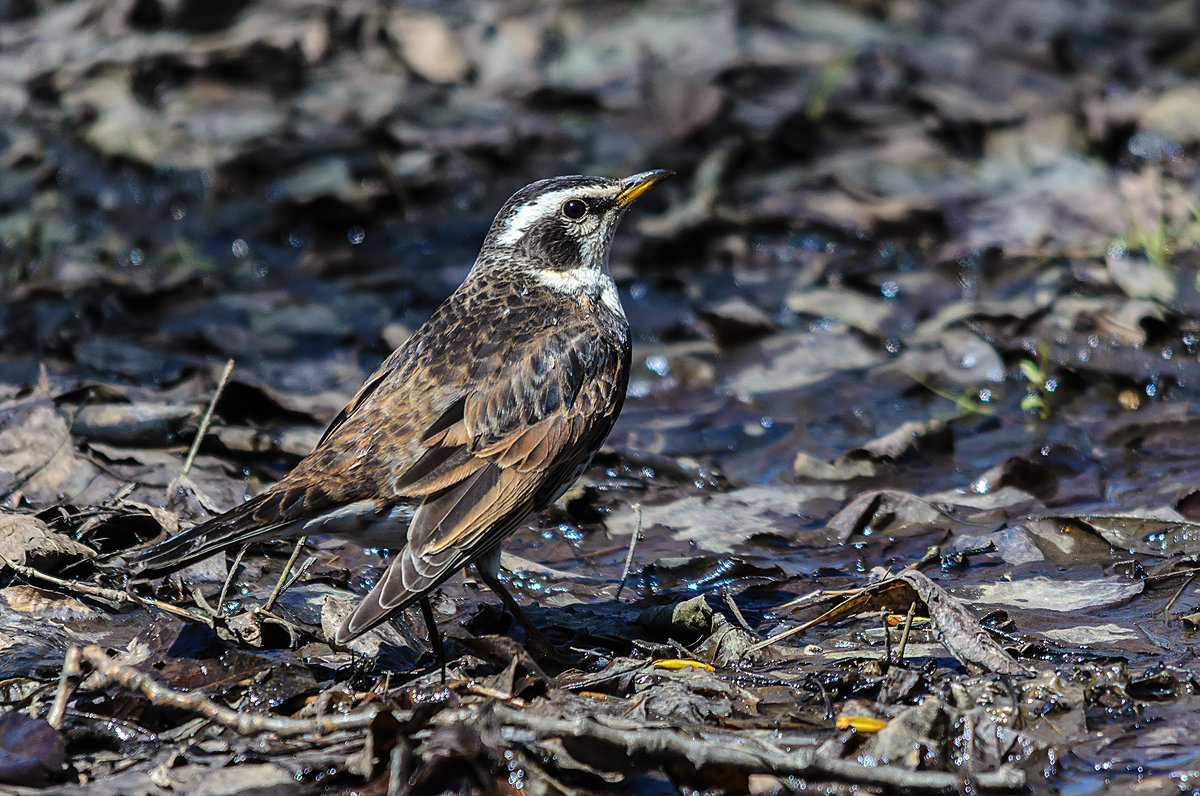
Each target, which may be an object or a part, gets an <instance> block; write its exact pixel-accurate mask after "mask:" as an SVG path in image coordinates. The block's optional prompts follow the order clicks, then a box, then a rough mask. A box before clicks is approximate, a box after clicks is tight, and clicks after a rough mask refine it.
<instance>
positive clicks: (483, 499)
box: [136, 171, 670, 643]
mask: <svg viewBox="0 0 1200 796" xmlns="http://www.w3.org/2000/svg"><path fill="white" fill-rule="evenodd" d="M669 175H670V172H666V171H651V172H645V173H643V174H638V175H635V176H633V177H628V178H626V179H624V180H608V179H602V178H596V177H557V178H554V179H550V180H542V181H541V182H536V183H533V184H532V185H529V186H526V187H525V188H522V189H521V190H520V191H518V192H517V193H516V194H514V195H513V196H512V198H510V199H509V200H508V202H506V203H505V205H504V207H503V208H502V209H501V210H500V213H499V214H498V215H497V216H496V219H495V221H494V222H493V223H492V227H491V229H490V231H489V232H488V235H487V238H486V239H485V240H484V244H483V247H482V249H481V251H480V253H479V257H478V258H477V259H476V261H475V265H474V267H473V268H472V269H471V272H470V274H468V276H467V278H466V280H465V281H464V282H463V284H462V285H461V286H460V287H459V288H458V290H456V291H455V292H454V293H453V294H452V295H451V296H450V297H449V298H448V299H447V300H446V301H445V303H443V304H442V305H441V306H440V307H439V308H438V309H437V311H436V312H434V314H433V316H432V317H431V318H430V319H429V320H428V321H426V323H425V324H423V325H422V326H421V327H420V328H419V329H418V330H417V331H416V332H415V333H414V334H413V335H412V337H410V338H409V339H408V340H407V341H406V342H405V343H404V344H403V345H402V346H400V347H399V348H398V349H396V351H394V352H393V353H392V355H391V356H389V357H388V358H387V360H386V361H384V363H383V364H382V365H381V366H380V367H379V369H378V370H377V371H376V372H375V374H374V375H373V376H372V377H371V378H370V379H369V380H368V381H367V383H366V384H365V385H363V387H362V388H361V389H360V390H359V392H358V394H357V395H356V396H354V399H353V400H351V401H350V403H349V404H348V405H347V406H346V408H345V409H343V410H342V412H341V414H339V415H338V417H337V418H336V419H335V420H334V421H333V423H331V424H330V426H329V428H328V429H327V430H326V431H325V434H324V436H323V437H322V438H321V441H320V442H319V443H318V444H317V447H316V448H315V449H314V450H313V452H312V453H311V454H309V456H308V457H307V458H305V459H304V460H303V461H301V462H300V464H298V465H297V466H296V468H295V469H294V470H292V472H291V473H289V474H288V475H287V476H285V477H284V478H283V479H282V480H280V481H279V482H278V483H276V484H275V485H274V486H272V487H271V488H269V489H267V490H266V491H265V492H264V493H262V494H261V495H259V496H258V497H256V498H254V499H253V500H250V501H248V502H247V503H245V504H243V505H241V506H238V507H237V508H235V509H233V510H231V511H229V512H227V513H225V514H223V515H221V516H219V517H215V518H213V519H212V520H209V521H208V522H205V523H203V524H201V525H198V526H196V527H194V528H192V529H190V530H188V531H185V532H183V533H181V534H178V535H177V536H175V537H172V538H171V539H168V540H166V541H165V542H162V543H160V544H158V545H157V546H155V547H153V548H151V549H149V550H148V551H146V552H145V554H144V555H143V556H142V558H141V559H140V560H139V561H138V562H137V565H136V569H137V573H138V577H141V578H145V577H149V576H153V575H157V574H162V573H165V572H169V571H172V570H175V569H179V568H181V567H184V566H187V565H188V564H190V563H192V562H194V561H197V560H199V559H201V558H204V557H205V556H208V555H210V554H212V553H214V552H216V551H218V550H221V549H224V548H227V547H231V546H234V545H240V544H244V543H246V542H250V541H255V540H260V539H279V538H286V537H298V536H301V535H306V534H317V533H329V534H334V535H338V536H342V537H345V538H348V539H351V540H354V541H358V542H362V543H364V544H371V545H377V546H381V547H389V548H393V549H397V550H398V551H399V552H397V554H396V556H395V558H393V560H392V561H391V563H390V565H389V566H388V569H387V571H386V573H385V574H384V576H383V578H382V579H380V581H379V582H378V583H377V584H376V585H375V587H374V589H372V590H371V592H370V594H368V595H367V596H366V597H365V598H364V599H363V601H362V602H361V603H360V604H359V605H358V607H357V608H356V609H355V610H354V612H353V613H352V614H351V615H350V616H349V617H348V618H347V619H346V621H345V623H344V624H343V625H342V627H341V629H340V630H339V631H338V633H337V637H336V639H335V641H336V642H338V643H341V642H345V641H347V640H349V639H351V638H353V637H355V636H357V635H359V634H360V633H363V632H365V631H366V630H369V629H370V628H372V627H374V626H376V625H378V624H379V623H381V622H383V621H385V620H386V619H387V618H388V617H389V616H391V615H393V614H394V613H396V612H397V611H400V610H403V609H404V608H405V607H407V606H409V605H410V604H412V603H413V602H415V601H417V600H420V599H422V598H424V596H425V595H426V594H428V593H429V591H430V590H432V589H434V588H436V587H437V586H438V585H439V584H441V583H442V582H443V581H444V580H445V579H446V578H448V577H449V576H450V575H452V574H454V572H456V571H457V570H458V569H460V568H461V567H463V566H464V565H465V564H467V563H471V562H474V563H476V564H477V566H478V568H479V570H480V573H481V575H483V576H484V579H485V581H486V582H487V583H488V584H489V585H490V586H492V587H493V588H496V589H498V593H499V594H501V596H502V597H504V598H506V599H505V602H506V604H508V605H509V606H510V607H511V608H514V609H515V606H516V604H515V603H514V602H512V601H511V597H509V596H508V595H507V592H504V591H503V588H502V587H501V586H500V585H499V581H498V580H497V579H496V577H495V573H496V571H497V569H498V563H499V549H500V547H499V546H500V542H501V541H502V540H503V539H504V538H505V537H506V536H507V535H508V534H509V533H511V532H512V531H513V529H514V528H515V527H516V525H517V524H518V523H520V522H521V521H522V520H523V519H524V518H525V517H526V516H527V515H528V514H529V513H530V512H532V511H538V510H540V509H542V508H544V507H546V506H547V505H549V504H550V503H552V502H554V501H555V500H557V499H558V497H559V496H560V495H561V494H562V493H563V492H564V491H565V490H566V489H567V488H568V487H569V486H570V485H571V483H572V482H573V481H574V480H575V479H576V478H577V477H578V476H579V474H580V473H581V472H582V471H583V470H584V469H585V468H586V467H587V465H588V463H589V462H590V461H591V457H592V455H593V454H594V453H595V451H596V449H597V448H598V447H599V446H600V444H601V443H602V442H603V441H604V438H605V437H606V436H607V435H608V432H609V431H610V430H611V429H612V426H613V423H614V422H616V419H617V415H618V414H619V413H620V411H621V404H622V402H623V401H624V398H625V387H626V383H627V380H628V377H629V356H630V343H629V327H628V323H627V322H626V320H625V314H624V312H623V311H622V309H621V306H620V303H619V301H618V300H617V297H616V291H615V287H614V285H613V282H612V277H611V276H610V275H609V273H608V249H609V243H610V242H611V240H612V235H613V232H614V230H615V229H616V226H617V223H618V221H619V220H620V217H621V215H622V214H623V213H624V210H625V208H626V207H627V206H628V205H629V203H630V202H632V201H633V200H634V199H636V198H637V197H638V196H639V195H641V193H643V192H644V191H646V190H648V189H649V188H650V187H652V186H653V185H655V184H656V183H658V182H660V181H661V180H663V179H665V178H666V177H667V176H669ZM579 203H582V205H580V204H579ZM516 610H518V611H519V609H516ZM518 618H519V619H522V621H523V622H525V621H527V620H525V619H524V616H523V615H521V616H518Z"/></svg>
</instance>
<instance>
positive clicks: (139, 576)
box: [133, 495, 290, 580]
mask: <svg viewBox="0 0 1200 796" xmlns="http://www.w3.org/2000/svg"><path fill="white" fill-rule="evenodd" d="M265 497H266V496H265V495H260V496H259V497H257V498H255V499H253V500H250V501H248V502H246V503H244V504H243V505H241V506H238V507H237V508H235V509H233V510H231V511H227V512H226V513H224V514H222V515H221V516H219V517H214V518H212V519H211V520H209V521H207V522H203V523H201V524H199V525H196V526H194V527H192V528H189V529H188V530H186V531H183V532H182V533H178V534H176V535H175V536H172V537H171V538H170V539H167V540H165V541H162V542H159V543H158V544H156V545H155V546H154V547H151V548H150V549H149V550H146V551H145V552H144V553H142V555H141V556H139V557H138V559H137V560H136V561H134V564H133V569H134V575H133V577H134V579H135V580H149V579H151V578H155V577H159V576H161V575H166V574H168V573H171V572H174V571H175V570H178V569H183V568H184V567H187V566H190V565H192V564H194V563H196V562H197V561H199V560H201V559H203V558H207V557H208V556H210V555H212V554H213V553H216V552H217V551H219V550H224V549H225V548H228V547H234V546H237V545H242V544H246V543H248V542H254V541H257V540H259V539H263V538H267V537H270V536H275V535H277V533H278V531H279V529H280V528H281V527H283V526H285V525H289V524H290V523H275V524H269V525H265V526H264V525H262V524H261V523H260V521H259V520H258V519H257V518H256V517H255V514H256V511H257V509H259V508H260V505H261V503H262V502H263V501H264V498H265Z"/></svg>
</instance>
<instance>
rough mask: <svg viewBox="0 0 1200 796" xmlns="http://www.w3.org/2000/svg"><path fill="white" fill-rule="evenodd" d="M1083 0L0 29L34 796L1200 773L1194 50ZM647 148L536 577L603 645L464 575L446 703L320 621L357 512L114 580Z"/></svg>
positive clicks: (521, 564)
mask: <svg viewBox="0 0 1200 796" xmlns="http://www.w3.org/2000/svg"><path fill="white" fill-rule="evenodd" d="M1086 5H1087V9H1086V11H1081V10H1080V8H1079V7H1078V6H1077V4H1073V3H1066V2H1046V3H1040V4H1036V6H1031V5H1021V4H999V5H997V4H989V3H967V4H960V5H958V6H955V7H954V8H943V7H942V6H941V5H939V4H934V3H927V2H915V3H892V4H872V3H855V4H841V5H834V4H824V3H815V2H814V3H808V2H805V3H781V4H775V5H771V4H766V5H762V6H756V7H755V8H754V9H752V10H747V9H735V8H734V7H733V6H732V5H730V4H728V3H721V2H717V3H708V4H701V5H698V6H696V7H694V8H690V9H688V10H686V12H685V11H684V10H682V9H670V8H658V7H651V6H650V5H647V4H633V5H623V6H613V7H607V6H595V7H593V6H582V5H575V4H567V5H565V6H561V7H559V6H555V7H554V8H541V7H526V6H520V5H514V4H510V3H503V2H501V3H490V4H483V5H465V4H450V5H448V6H445V7H442V6H439V7H436V8H434V7H429V6H426V5H421V6H420V7H415V6H413V7H409V6H401V7H396V8H392V7H380V6H377V5H375V4H369V3H350V4H345V3H342V4H338V6H337V7H336V8H335V7H333V6H331V5H328V4H323V3H321V2H316V1H315V0H314V1H313V2H307V1H303V0H302V1H301V2H297V3H291V4H287V5H286V6H273V5H271V4H263V3H252V2H246V3H236V4H215V5H214V4H209V5H207V6H206V5H203V4H195V3H161V2H154V1H151V2H137V3H117V4H110V3H100V2H97V1H95V0H78V2H71V3H65V4H58V5H56V6H53V7H48V6H45V7H44V6H40V5H37V4H26V3H13V4H9V6H7V7H4V8H3V9H0V13H2V14H3V16H4V24H3V25H0V66H2V67H3V68H0V97H2V98H3V101H0V119H2V120H3V122H4V125H3V126H2V128H3V129H2V131H0V149H2V155H3V156H2V157H0V208H3V210H2V212H0V268H2V269H3V271H2V272H0V283H2V284H3V286H4V287H3V292H2V293H0V509H2V511H3V513H2V514H0V563H2V569H0V684H2V686H3V688H2V689H0V700H2V702H3V704H2V705H0V784H2V786H3V787H5V788H16V789H18V790H19V792H45V793H64V794H67V793H84V792H87V793H154V794H157V793H165V792H169V791H171V790H175V791H180V790H182V791H186V792H189V793H191V792H195V793H210V794H235V793H249V792H252V791H253V792H274V791H288V792H291V791H295V790H300V791H302V792H343V791H351V790H354V791H359V792H372V793H404V792H409V793H423V792H456V793H476V792H478V793H501V792H513V791H516V790H521V791H526V792H531V793H624V792H635V793H662V792H682V793H690V792H706V793H730V794H732V793H745V792H751V793H755V794H771V793H780V794H782V793H791V792H798V791H808V790H813V789H820V790H822V791H823V792H833V793H838V792H851V790H855V792H869V793H876V792H891V791H895V790H903V791H910V792H911V791H948V790H956V789H964V790H965V789H972V790H1021V789H1032V790H1034V791H1037V792H1057V791H1058V790H1061V789H1065V788H1068V787H1069V788H1070V789H1071V790H1072V791H1073V792H1078V793H1102V792H1111V793H1124V792H1129V790H1130V789H1132V788H1134V787H1135V786H1136V787H1138V788H1140V789H1144V790H1154V789H1158V790H1164V791H1175V790H1178V789H1180V788H1181V787H1185V786H1184V785H1183V783H1186V782H1189V781H1191V780H1193V779H1194V778H1195V777H1196V776H1197V775H1200V772H1198V771H1197V770H1196V769H1195V764H1194V762H1193V761H1194V759H1195V757H1196V751H1197V746H1196V741H1195V738H1196V733H1195V732H1194V726H1193V725H1194V724H1195V719H1194V713H1195V699H1196V697H1195V689H1196V685H1195V684H1196V676H1195V673H1194V654H1193V648H1194V646H1195V633H1196V632H1197V626H1200V620H1197V619H1196V617H1197V616H1198V615H1200V596H1198V592H1197V588H1200V586H1198V585H1197V584H1196V582H1195V580H1196V576H1197V575H1198V574H1200V564H1198V563H1197V561H1196V555H1197V544H1196V539H1197V537H1198V535H1197V532H1196V527H1195V523H1196V521H1197V519H1198V518H1200V510H1198V509H1197V505H1198V502H1197V499H1196V495H1197V486H1196V483H1195V474H1196V472H1200V466H1198V465H1200V448H1198V447H1197V443H1196V439H1197V435H1196V434H1195V433H1194V432H1195V428H1194V421H1193V420H1192V417H1193V416H1194V415H1195V413H1196V409H1197V407H1196V404H1197V392H1196V385H1197V384H1198V383H1200V370H1198V369H1197V362H1198V360H1197V355H1198V353H1200V351H1198V349H1197V345H1198V342H1197V341H1198V340H1200V338H1198V337H1197V335H1198V334H1200V322H1198V321H1197V313H1198V312H1200V292H1198V291H1197V280H1196V273H1197V271H1198V270H1200V259H1198V258H1197V255H1196V252H1197V251H1198V249H1197V246H1196V243H1197V241H1200V221H1198V219H1200V216H1197V210H1196V203H1195V196H1196V195H1197V185H1196V157H1197V151H1196V144H1197V139H1196V133H1195V131H1196V129H1197V125H1196V124H1195V121H1196V120H1195V110H1194V106H1195V104H1196V103H1195V97H1196V91H1197V88H1196V86H1195V81H1194V79H1192V77H1191V75H1193V74H1194V69H1192V68H1191V67H1192V66H1193V65H1194V64H1195V63H1196V59H1197V56H1198V55H1200V50H1198V49H1197V45H1196V42H1197V41H1200V36H1196V35H1192V34H1195V33H1196V32H1197V31H1196V26H1197V25H1196V20H1195V19H1194V18H1193V17H1194V15H1188V14H1187V13H1185V11H1184V9H1183V6H1182V5H1180V4H1171V3H1161V4H1154V8H1153V9H1143V8H1132V7H1128V8H1127V7H1125V6H1121V5H1119V4H1112V3H1108V2H1104V0H1096V2H1091V3H1088V4H1086ZM697 41H703V42H704V45H705V46H704V47H703V49H702V50H701V49H700V48H697V47H696V46H695V43H696V42H697ZM649 167H669V168H673V169H675V170H676V171H678V172H679V173H680V178H679V179H678V180H676V181H674V184H669V185H667V186H664V190H663V192H662V193H661V194H660V195H658V196H654V197H648V200H647V205H646V208H645V211H644V212H641V213H639V214H638V215H636V216H633V217H631V218H630V219H628V222H627V223H626V226H625V228H624V229H623V230H622V234H621V235H620V236H619V237H618V239H617V241H616V246H617V250H616V253H615V255H614V258H613V270H614V275H615V277H616V279H617V282H618V286H619V289H620V292H621V296H622V299H623V302H624V304H625V307H626V309H627V312H628V315H629V317H630V320H631V324H632V326H633V329H634V333H635V335H636V336H637V339H636V345H635V362H634V374H633V378H632V380H631V385H630V398H629V400H628V402H627V404H626V407H625V410H624V413H623V415H622V418H621V421H620V423H619V425H618V427H617V428H616V429H615V431H614V433H613V434H612V435H611V437H610V439H609V441H608V444H607V446H606V448H605V449H604V450H603V451H602V452H601V454H600V455H599V456H598V457H597V462H596V465H595V466H594V467H593V468H592V469H591V470H590V471H589V472H588V473H587V474H586V475H585V477H584V478H583V479H581V482H580V484H578V485H577V486H576V487H575V488H573V489H572V490H571V491H570V492H568V493H567V495H566V496H565V497H564V499H563V501H561V502H560V504H559V505H558V506H556V507H554V508H552V509H550V510H548V511H546V512H544V513H543V515H542V516H540V517H535V518H530V520H529V522H528V523H527V524H526V526H525V527H524V528H523V529H522V530H521V531H520V532H519V533H518V534H516V535H515V536H514V537H513V539H512V540H511V542H510V544H509V547H508V549H507V550H506V555H505V558H504V567H505V570H506V577H507V578H508V579H509V580H510V582H511V583H512V584H513V586H514V587H515V588H516V590H517V591H518V592H519V593H520V594H521V595H522V601H523V602H524V603H525V604H526V605H528V606H529V612H530V614H531V616H532V617H533V619H534V621H535V622H537V623H538V625H539V626H540V627H542V628H543V629H544V630H545V631H546V632H547V633H548V634H549V635H550V637H551V638H552V639H553V640H554V641H555V643H556V644H557V645H558V647H559V649H560V650H561V651H563V652H566V653H569V656H570V657H571V658H572V659H573V660H572V661H571V663H567V664H564V663H561V662H557V661H553V660H544V659H543V660H539V659H536V658H534V657H532V656H531V655H530V654H529V653H528V652H527V651H526V649H525V644H526V639H525V637H524V634H523V633H522V632H521V631H520V629H519V628H514V627H512V626H511V625H510V623H509V620H508V618H507V617H506V616H505V615H504V613H503V612H502V611H501V610H500V609H499V607H498V606H495V605H494V604H493V603H492V601H491V600H490V598H489V597H487V596H486V595H485V594H484V590H483V589H482V588H481V584H479V583H477V582H476V581H475V580H474V579H473V578H471V577H470V576H469V575H465V576H462V577H458V578H456V579H454V580H452V581H451V582H449V583H448V584H447V585H446V586H445V587H444V588H443V589H442V590H441V591H440V592H438V593H437V594H435V595H434V599H433V609H434V613H435V616H436V618H437V620H438V623H439V625H440V626H441V627H442V628H444V629H445V630H446V635H447V636H448V650H449V661H448V663H447V666H446V670H445V677H444V679H443V676H442V672H441V670H440V669H439V667H438V666H437V665H436V662H435V661H434V659H433V656H432V653H431V651H430V647H429V639H428V638H427V633H426V629H425V628H424V626H423V624H422V623H421V621H420V619H419V618H418V617H415V616H409V615H405V616H403V617H401V618H400V619H399V620H397V621H395V622H393V623H391V624H390V625H388V626H386V627H384V628H381V629H379V630H378V631H375V632H373V633H371V634H368V635H367V636H364V637H363V638H361V639H358V640H356V641H355V642H353V643H352V644H351V645H350V647H349V648H348V649H334V648H332V647H330V646H329V644H328V641H327V640H328V638H329V637H330V629H331V628H332V627H336V626H337V623H338V622H339V621H340V618H341V616H343V615H344V613H345V612H346V611H347V610H349V609H350V607H351V606H352V605H353V604H354V601H355V600H356V599H357V595H359V594H362V593H363V592H365V591H366V590H367V589H368V588H369V587H370V585H371V584H373V582H374V580H375V579H376V578H378V577H379V575H380V574H381V572H382V568H383V565H384V561H385V558H384V557H383V555H382V553H383V551H376V550H368V551H364V550H361V549H358V548H356V547H354V546H353V545H350V544H346V543H343V542H341V541H340V540H338V539H335V538H329V537H314V538H312V539H309V540H308V541H307V542H306V544H305V545H304V546H303V548H301V549H299V550H292V549H291V548H290V547H288V548H285V547H284V546H282V545H279V544H275V543H271V542H264V543H260V544H257V545H252V546H251V547H250V548H248V549H247V550H245V551H229V552H227V553H226V554H222V555H217V556H214V557H213V558H211V559H209V560H207V561H204V562H201V563H199V564H197V565H195V566H193V567H191V568H189V569H188V570H185V571H184V572H181V573H177V574H175V575H172V576H170V577H168V578H166V579H163V580H162V581H159V582H157V583H155V584H152V585H151V586H147V587H139V588H137V589H129V588H127V587H126V585H125V584H124V582H123V579H122V561H123V559H124V558H125V557H128V556H129V555H130V554H131V553H132V551H134V550H135V549H137V548H138V547H139V546H141V545H142V544H145V543H147V542H149V541H151V540H153V539H155V538H159V537H161V536H162V535H164V534H173V533H176V532H178V531H179V530H180V529H182V528H186V527H188V526H189V525H190V524H192V523H194V522H198V521H201V520H203V519H205V518H207V517H209V516H212V515H214V514H217V513H219V512H221V511H223V510H225V509H228V508H230V507H232V506H235V505H237V504H238V503H240V502H241V501H243V500H245V499H246V498H247V497H248V496H251V495H253V494H256V493H257V492H258V491H259V490H261V489H262V488H263V487H264V486H265V485H267V484H269V483H270V482H272V481H273V480H275V479H277V478H278V477H280V475H282V474H283V473H284V472H286V471H287V470H288V469H289V468H290V467H291V466H293V465H294V464H295V463H296V462H297V461H298V460H299V459H300V458H301V457H302V456H303V455H304V454H305V453H306V452H307V451H308V450H309V449H310V448H311V446H312V444H313V442H314V441H315V439H317V438H318V437H319V435H320V433H321V430H322V428H323V426H324V424H325V423H327V422H328V421H329V420H330V419H331V418H332V417H333V416H334V415H335V414H336V412H337V411H338V410H339V409H340V408H341V405H342V403H343V402H344V401H345V400H346V398H347V397H348V396H349V395H351V394H352V393H353V391H354V390H355V389H356V388H357V386H358V385H359V383H361V381H362V380H363V378H365V376H366V375H367V374H369V373H370V372H371V370H372V369H373V368H374V366H375V365H376V364H377V363H378V362H379V361H380V360H381V359H382V358H383V357H384V356H386V354H387V353H388V351H389V350H390V349H391V348H392V347H394V346H395V345H396V343H397V342H398V341H399V340H401V339H403V337H404V336H405V335H406V334H407V332H408V330H411V329H413V328H415V327H416V325H417V324H419V323H420V322H421V321H422V320H423V319H424V318H425V317H427V316H428V314H429V312H430V311H432V309H433V307H434V306H436V304H437V303H438V302H439V301H440V300H441V298H443V297H444V296H445V295H446V294H447V293H448V292H449V291H450V290H452V289H453V287H454V286H455V285H456V284H457V283H458V281H459V280H461V278H462V276H463V274H464V273H465V270H466V268H467V267H468V265H469V263H470V261H471V258H472V257H473V254H474V251H475V249H476V247H477V246H478V241H479V240H480V238H481V237H482V235H483V233H484V231H486V228H487V225H488V223H489V221H490V218H491V215H492V213H494V211H495V209H496V207H498V205H499V203H500V202H501V201H502V200H503V199H504V198H505V197H506V196H507V195H508V194H509V193H510V192H511V189H512V188H513V187H514V186H516V185H520V184H524V183H526V182H529V181H531V180H533V179H537V178H540V177H544V176H548V175H550V174H556V173H574V172H601V173H630V172H632V171H636V170H639V169H642V168H649ZM230 358H232V359H233V360H234V361H235V366H234V367H233V369H232V371H231V372H229V371H227V372H226V373H225V374H224V375H222V366H223V365H224V364H225V363H226V361H227V360H229V359H230ZM206 409H211V412H210V413H206ZM206 414H210V415H211V416H209V417H206ZM193 442H195V443H196V445H195V446H193ZM193 448H194V449H193ZM281 572H284V573H285V574H287V576H288V577H287V578H286V579H285V580H284V581H283V582H282V586H283V587H284V588H282V590H281V591H280V590H279V589H277V588H276V582H277V579H278V578H279V575H280V573H281Z"/></svg>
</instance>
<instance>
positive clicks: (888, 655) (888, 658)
mask: <svg viewBox="0 0 1200 796" xmlns="http://www.w3.org/2000/svg"><path fill="white" fill-rule="evenodd" d="M879 618H880V619H882V620H883V663H884V666H891V665H892V629H891V628H890V627H888V621H887V618H888V612H887V609H886V608H885V609H884V610H882V611H880V612H879Z"/></svg>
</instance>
